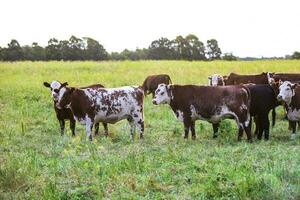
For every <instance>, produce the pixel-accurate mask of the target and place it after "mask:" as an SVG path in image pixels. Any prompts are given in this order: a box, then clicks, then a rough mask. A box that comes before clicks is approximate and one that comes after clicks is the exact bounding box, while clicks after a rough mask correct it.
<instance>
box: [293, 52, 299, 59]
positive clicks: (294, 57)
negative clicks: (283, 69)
mask: <svg viewBox="0 0 300 200" xmlns="http://www.w3.org/2000/svg"><path fill="white" fill-rule="evenodd" d="M291 58H292V59H300V52H299V51H295V52H294V53H293V55H292V56H291Z"/></svg>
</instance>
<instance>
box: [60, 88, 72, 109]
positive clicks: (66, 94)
mask: <svg viewBox="0 0 300 200" xmlns="http://www.w3.org/2000/svg"><path fill="white" fill-rule="evenodd" d="M74 90H75V88H73V87H66V86H63V87H62V88H61V89H60V91H59V96H58V101H57V103H56V107H57V108H59V109H62V108H68V105H69V104H70V102H71V95H72V93H73V91H74Z"/></svg>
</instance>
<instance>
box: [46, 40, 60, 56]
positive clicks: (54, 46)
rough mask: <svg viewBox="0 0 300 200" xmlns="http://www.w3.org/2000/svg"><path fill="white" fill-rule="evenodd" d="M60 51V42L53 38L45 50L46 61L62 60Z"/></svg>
mask: <svg viewBox="0 0 300 200" xmlns="http://www.w3.org/2000/svg"><path fill="white" fill-rule="evenodd" d="M60 50H61V48H60V42H59V41H58V40H57V39H55V38H51V39H50V40H49V41H48V46H46V48H45V53H46V59H47V60H60V59H61V53H60Z"/></svg>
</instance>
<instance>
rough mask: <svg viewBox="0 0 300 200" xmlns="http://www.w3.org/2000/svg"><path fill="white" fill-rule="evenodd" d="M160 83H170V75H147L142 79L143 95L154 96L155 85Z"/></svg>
mask: <svg viewBox="0 0 300 200" xmlns="http://www.w3.org/2000/svg"><path fill="white" fill-rule="evenodd" d="M161 83H164V84H166V85H168V84H170V83H172V81H171V78H170V76H169V75H168V74H157V75H151V76H148V77H147V78H146V79H145V80H144V82H143V85H142V88H143V89H144V92H145V95H148V94H152V97H154V93H155V90H156V88H157V86H158V85H159V84H161Z"/></svg>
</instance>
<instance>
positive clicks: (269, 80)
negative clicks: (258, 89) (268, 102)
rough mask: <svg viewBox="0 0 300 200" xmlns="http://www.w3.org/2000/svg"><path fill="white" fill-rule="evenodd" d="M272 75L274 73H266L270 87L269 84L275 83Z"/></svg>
mask: <svg viewBox="0 0 300 200" xmlns="http://www.w3.org/2000/svg"><path fill="white" fill-rule="evenodd" d="M274 74H275V73H272V72H267V74H266V75H267V78H268V82H269V84H270V85H271V84H273V83H274V82H275V79H274V77H273V76H274Z"/></svg>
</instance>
